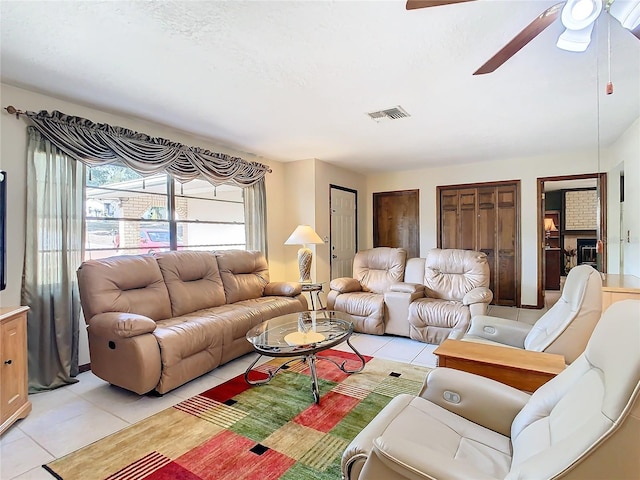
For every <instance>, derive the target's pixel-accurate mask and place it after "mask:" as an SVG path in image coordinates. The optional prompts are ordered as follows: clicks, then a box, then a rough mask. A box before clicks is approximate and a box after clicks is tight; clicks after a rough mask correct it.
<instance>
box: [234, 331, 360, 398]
mask: <svg viewBox="0 0 640 480" xmlns="http://www.w3.org/2000/svg"><path fill="white" fill-rule="evenodd" d="M346 342H347V345H349V347H350V348H351V350H353V352H354V353H355V354H356V355H357V356H358V359H359V360H360V363H361V365H360V366H359V367H358V368H356V369H355V370H349V369H347V368H346V367H345V365H346V363H347V361H346V360H345V361H343V362H342V363H338V362H336V361H335V360H334V359H332V358H329V357H323V356H322V355H320V356H316V354H315V353H310V354H308V355H300V356H297V357H294V358H292V359H291V360H288V361H286V362H284V363H283V364H282V365H279V366H278V368H276V369H274V370H268V371H267V375H268V377H267V378H265V379H264V380H249V372H251V369H252V368H253V367H254V366H255V365H256V363H258V360H260V358H262V356H263V354H262V353H260V355H259V356H258V358H256V359H255V360H254V362H253V363H252V364H251V365H249V368H247V370H246V371H245V372H244V379H245V381H246V382H247V383H248V384H249V385H264V384H265V383H269V382H270V381H271V379H272V378H273V377H274V376H275V375H276V373H278V372H279V371H280V370H282V369H283V368H286V367H288V366H289V365H290V364H291V363H293V362H297V361H300V362H303V363H308V364H309V372H310V373H311V391H312V393H313V400H314V402H315V403H317V404H319V403H320V391H319V389H318V374H317V372H316V361H317V360H326V361H328V362H331V363H333V364H334V365H335V366H336V367H338V368H339V369H340V370H342V371H343V372H344V373H349V374H351V373H358V372H361V371H362V369H363V368H364V365H365V363H366V361H365V359H364V357H363V356H362V355H361V354H360V352H358V351H357V350H356V349H355V348H354V347H353V345H351V342H350V341H349V339H348V338H347V340H346ZM267 356H271V355H267Z"/></svg>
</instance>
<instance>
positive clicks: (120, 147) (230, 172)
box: [25, 110, 270, 187]
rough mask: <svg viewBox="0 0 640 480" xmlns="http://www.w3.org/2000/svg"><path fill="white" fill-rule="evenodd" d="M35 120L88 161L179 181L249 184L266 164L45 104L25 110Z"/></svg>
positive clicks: (262, 172) (56, 140) (74, 154)
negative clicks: (35, 109) (49, 109)
mask: <svg viewBox="0 0 640 480" xmlns="http://www.w3.org/2000/svg"><path fill="white" fill-rule="evenodd" d="M25 115H26V116H27V117H28V118H29V119H30V120H31V121H32V122H33V124H34V126H35V127H36V128H37V129H38V130H39V131H40V132H41V133H42V134H43V135H44V136H45V137H47V138H48V139H49V140H50V141H51V142H52V143H53V144H54V145H55V146H57V147H58V148H59V149H60V150H62V151H63V152H65V153H66V154H67V155H70V156H71V157H72V158H75V159H76V160H78V161H79V162H83V163H85V164H87V165H89V166H96V165H105V164H108V163H113V162H117V161H119V162H122V163H123V164H124V165H126V166H127V167H129V168H131V169H132V170H134V171H136V172H138V173H139V174H140V175H142V176H148V175H153V174H155V173H162V172H166V173H167V174H169V175H170V176H171V177H173V178H175V179H176V180H178V181H180V182H183V183H184V182H188V181H189V180H193V179H195V178H204V179H205V180H208V181H209V182H210V183H212V184H213V185H222V184H231V185H237V186H239V187H247V186H250V185H253V184H254V183H256V182H257V181H259V180H260V179H262V178H264V176H265V175H266V174H267V173H268V172H270V170H269V167H268V166H267V165H263V164H262V163H258V162H247V161H246V160H243V159H242V158H237V157H231V156H229V155H225V154H223V153H215V152H210V151H209V150H205V149H202V148H197V147H189V146H186V145H183V144H181V143H176V142H172V141H170V140H167V139H164V138H157V137H156V138H154V137H150V136H148V135H146V134H144V133H138V132H134V131H133V130H129V129H127V128H123V127H114V126H111V125H107V124H105V123H98V124H96V123H93V122H92V121H90V120H87V119H86V118H81V117H74V116H71V115H65V114H64V113H61V112H58V111H53V112H51V113H49V112H47V111H45V110H43V111H41V112H39V113H35V112H26V113H25Z"/></svg>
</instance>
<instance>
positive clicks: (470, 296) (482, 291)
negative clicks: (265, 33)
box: [462, 287, 493, 305]
mask: <svg viewBox="0 0 640 480" xmlns="http://www.w3.org/2000/svg"><path fill="white" fill-rule="evenodd" d="M491 300H493V292H492V291H491V290H489V289H488V288H487V287H476V288H474V289H472V290H469V291H468V292H467V293H466V294H465V296H464V297H463V299H462V303H463V304H464V305H471V304H472V303H491Z"/></svg>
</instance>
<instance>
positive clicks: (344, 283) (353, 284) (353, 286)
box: [329, 277, 362, 293]
mask: <svg viewBox="0 0 640 480" xmlns="http://www.w3.org/2000/svg"><path fill="white" fill-rule="evenodd" d="M329 288H331V290H335V291H337V292H340V293H350V292H361V291H362V285H361V284H360V282H359V281H358V280H356V279H355V278H349V277H342V278H334V279H333V280H331V283H330V284H329Z"/></svg>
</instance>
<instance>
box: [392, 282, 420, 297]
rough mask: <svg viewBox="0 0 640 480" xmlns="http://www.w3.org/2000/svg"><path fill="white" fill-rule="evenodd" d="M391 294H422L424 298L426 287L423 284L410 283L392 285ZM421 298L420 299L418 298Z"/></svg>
mask: <svg viewBox="0 0 640 480" xmlns="http://www.w3.org/2000/svg"><path fill="white" fill-rule="evenodd" d="M389 291H390V292H400V293H409V294H411V295H414V294H420V297H422V296H424V285H422V284H421V283H408V282H399V283H392V284H391V286H390V287H389ZM416 298H419V297H416Z"/></svg>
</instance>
